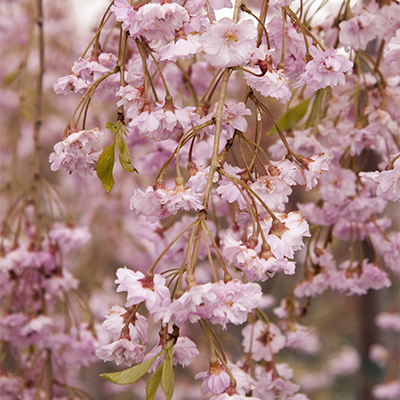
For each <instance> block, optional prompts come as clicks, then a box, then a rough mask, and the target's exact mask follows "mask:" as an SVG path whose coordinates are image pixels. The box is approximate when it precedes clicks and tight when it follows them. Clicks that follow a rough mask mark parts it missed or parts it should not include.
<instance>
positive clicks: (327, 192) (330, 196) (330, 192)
mask: <svg viewBox="0 0 400 400" xmlns="http://www.w3.org/2000/svg"><path fill="white" fill-rule="evenodd" d="M356 179H357V176H356V174H355V173H354V172H353V171H351V170H350V169H343V168H341V167H337V166H335V165H334V166H332V167H331V168H330V169H329V171H328V172H326V173H324V174H322V176H321V179H320V185H321V188H320V194H321V198H322V199H323V200H325V201H329V202H330V203H333V204H336V205H338V206H342V205H343V204H344V203H345V201H346V200H348V198H349V197H353V196H355V195H356Z"/></svg>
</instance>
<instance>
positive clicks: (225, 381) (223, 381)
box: [194, 364, 231, 395]
mask: <svg viewBox="0 0 400 400" xmlns="http://www.w3.org/2000/svg"><path fill="white" fill-rule="evenodd" d="M194 379H203V383H202V384H201V394H203V395H204V394H206V393H208V392H210V393H211V394H214V395H217V394H221V393H223V392H224V391H225V389H226V388H228V387H229V385H230V383H231V379H230V377H229V375H228V373H227V372H226V371H225V369H224V368H223V367H222V365H221V364H217V365H211V366H210V368H209V370H208V371H204V372H199V373H198V374H196V375H195V377H194Z"/></svg>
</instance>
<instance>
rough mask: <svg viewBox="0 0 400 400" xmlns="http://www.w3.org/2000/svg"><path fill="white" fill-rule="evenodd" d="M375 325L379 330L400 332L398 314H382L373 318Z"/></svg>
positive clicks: (399, 315) (399, 317)
mask: <svg viewBox="0 0 400 400" xmlns="http://www.w3.org/2000/svg"><path fill="white" fill-rule="evenodd" d="M375 323H376V325H378V326H379V328H381V329H385V330H386V329H387V330H392V331H395V332H400V314H398V313H395V312H382V313H380V314H378V315H377V316H376V317H375Z"/></svg>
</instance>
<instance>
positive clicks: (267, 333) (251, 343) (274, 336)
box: [242, 320, 286, 361]
mask: <svg viewBox="0 0 400 400" xmlns="http://www.w3.org/2000/svg"><path fill="white" fill-rule="evenodd" d="M242 335H243V337H244V339H243V342H242V346H243V347H244V351H245V353H249V352H250V351H251V357H252V359H253V360H254V361H261V360H265V361H271V360H272V354H271V351H272V353H279V351H280V350H282V349H283V348H284V347H285V345H286V338H285V336H284V335H282V333H281V331H280V329H279V328H278V326H276V325H275V324H273V323H272V322H270V323H269V324H268V325H266V324H265V323H264V322H262V321H260V320H258V321H257V322H256V323H255V324H249V325H247V326H246V327H245V328H244V329H243V330H242Z"/></svg>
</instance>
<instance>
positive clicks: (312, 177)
mask: <svg viewBox="0 0 400 400" xmlns="http://www.w3.org/2000/svg"><path fill="white" fill-rule="evenodd" d="M332 158H333V157H332V156H331V155H330V154H325V153H321V154H318V155H315V156H312V157H303V164H304V165H305V166H306V168H305V169H304V170H303V178H304V183H302V184H303V185H304V184H305V185H306V191H309V190H311V189H312V188H313V187H315V186H316V185H317V184H318V179H319V178H320V177H321V175H322V174H323V172H324V171H328V170H329V166H330V162H331V160H332Z"/></svg>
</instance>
